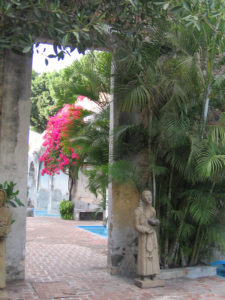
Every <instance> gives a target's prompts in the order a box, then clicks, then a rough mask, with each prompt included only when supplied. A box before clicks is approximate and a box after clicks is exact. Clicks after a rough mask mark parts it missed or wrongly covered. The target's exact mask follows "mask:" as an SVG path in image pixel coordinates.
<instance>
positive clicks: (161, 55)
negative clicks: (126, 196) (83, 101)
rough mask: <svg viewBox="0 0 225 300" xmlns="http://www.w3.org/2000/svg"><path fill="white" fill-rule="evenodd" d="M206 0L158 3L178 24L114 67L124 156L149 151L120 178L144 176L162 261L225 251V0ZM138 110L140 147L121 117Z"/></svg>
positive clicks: (186, 261) (176, 262)
mask: <svg viewBox="0 0 225 300" xmlns="http://www.w3.org/2000/svg"><path fill="white" fill-rule="evenodd" d="M178 2H179V3H180V4H181V5H180V7H179V8H176V7H175V4H177V5H178ZM209 2H210V1H192V4H193V6H192V5H191V9H190V10H189V11H188V9H187V8H186V6H185V1H170V2H168V1H161V3H160V2H159V3H158V4H159V5H162V6H163V9H164V10H167V9H168V10H169V14H168V15H169V17H170V18H171V16H173V18H174V20H176V22H168V26H167V31H164V32H162V36H163V37H164V40H161V39H158V40H154V39H153V40H152V41H151V43H152V45H151V47H148V45H147V44H142V47H141V55H142V57H141V61H138V60H136V61H135V60H134V59H133V58H132V57H128V56H126V59H124V61H123V60H122V61H121V63H120V64H118V65H117V74H118V73H119V74H118V76H117V78H116V89H115V92H116V100H117V102H118V103H120V105H121V110H122V111H123V113H121V115H120V116H121V117H120V119H121V120H123V126H122V127H120V128H118V130H117V132H115V137H116V141H119V143H120V144H119V148H118V149H121V145H123V146H124V148H125V151H126V152H125V151H124V152H123V153H124V156H123V157H122V159H124V158H126V159H127V160H129V161H132V158H133V161H134V162H135V161H137V158H138V157H143V153H144V152H143V150H144V149H145V150H146V152H147V153H148V154H147V156H146V157H147V158H146V161H145V169H144V170H143V163H142V166H139V168H138V167H137V168H136V169H135V168H134V167H133V168H132V165H131V166H130V167H131V169H130V170H131V172H129V168H130V167H128V166H124V167H123V165H121V170H122V171H121V172H120V171H119V169H118V170H116V172H115V174H118V176H117V177H118V180H119V181H120V182H123V179H125V178H132V177H134V178H139V179H140V181H141V190H142V189H143V188H149V189H151V190H152V192H153V203H154V205H155V207H156V211H157V213H158V217H159V218H160V220H161V226H160V234H159V236H160V253H161V262H162V264H163V265H164V267H168V266H169V267H175V266H180V265H183V266H185V265H194V264H197V263H199V262H200V260H201V256H202V254H204V255H206V249H207V251H208V253H207V254H209V253H210V250H211V249H212V248H213V247H219V248H220V250H221V251H225V243H224V242H223V241H224V230H225V223H224V219H223V216H224V213H225V202H224V195H223V193H224V191H225V189H224V183H223V179H224V174H225V173H224V171H225V168H224V167H225V165H224V164H225V156H224V155H225V153H224V133H225V130H224V106H223V105H222V102H223V98H224V96H223V95H222V94H221V90H222V91H223V90H224V88H225V84H224V70H223V69H222V68H221V64H220V61H221V60H222V57H224V36H225V35H224V29H225V28H224V26H222V24H224V18H223V14H224V4H223V3H222V2H221V1H211V2H215V3H216V4H215V6H213V8H212V11H210V10H207V9H206V6H207V5H206V4H207V3H209ZM219 3H221V7H219V6H217V5H218V4H219ZM215 10H217V13H218V16H219V17H218V19H217V18H216V17H215V16H213V13H214V12H215ZM211 13H212V14H211ZM178 16H179V17H178ZM195 17H196V18H195ZM188 19H189V20H191V22H190V23H188V21H187V20H188ZM195 20H197V23H196V22H195ZM198 25H199V26H200V28H201V30H200V29H199V28H198ZM216 28H217V29H216ZM215 30H216V31H215ZM157 49H158V51H157ZM159 49H160V50H159ZM164 49H167V51H166V52H165V51H164ZM125 66H127V67H126V68H125ZM134 70H135V71H134ZM217 84H219V87H218V86H217ZM134 112H136V116H137V115H139V117H140V119H141V120H142V126H143V128H144V129H145V134H142V135H141V136H142V139H140V140H139V138H137V139H136V140H137V144H139V142H140V141H141V145H142V147H136V144H135V147H132V144H133V142H132V136H135V134H134V132H135V130H136V131H138V128H137V125H135V124H131V125H130V124H129V123H128V122H127V123H128V124H126V123H125V121H124V120H125V118H124V119H123V118H122V116H123V115H122V114H124V115H125V116H126V118H127V119H128V120H129V118H132V115H133V114H134ZM214 116H215V117H214ZM139 130H140V129H139ZM132 132H133V133H132ZM138 136H139V137H140V134H139V135H138ZM143 147H144V149H143ZM115 148H116V149H117V146H116V147H115ZM133 150H135V151H133ZM118 163H119V164H120V162H119V161H118ZM127 164H128V165H129V164H130V162H127ZM140 167H142V170H141V174H142V176H138V174H139V172H140ZM126 173H128V174H127V175H126ZM129 173H131V174H132V177H131V176H130V175H129ZM144 175H145V176H144ZM114 177H115V176H114ZM115 178H116V177H115ZM132 182H133V183H135V180H133V181H132ZM135 184H136V185H137V183H135ZM137 187H138V185H137ZM138 188H139V187H138Z"/></svg>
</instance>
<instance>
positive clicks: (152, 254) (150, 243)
mask: <svg viewBox="0 0 225 300" xmlns="http://www.w3.org/2000/svg"><path fill="white" fill-rule="evenodd" d="M155 216H156V212H155V209H154V208H153V207H152V206H150V205H148V206H147V207H146V209H143V207H142V206H139V207H138V208H137V209H136V210H135V229H136V230H137V231H138V260H137V274H138V275H142V276H148V275H155V274H159V273H160V267H159V255H158V243H157V236H156V231H155V229H154V227H153V226H151V225H149V223H148V220H149V219H150V218H155ZM148 231H150V232H148Z"/></svg>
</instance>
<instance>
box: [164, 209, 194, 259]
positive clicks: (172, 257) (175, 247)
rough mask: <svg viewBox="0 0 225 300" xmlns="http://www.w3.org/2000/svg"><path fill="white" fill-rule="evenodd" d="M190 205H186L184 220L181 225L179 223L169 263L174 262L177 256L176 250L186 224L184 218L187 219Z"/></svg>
mask: <svg viewBox="0 0 225 300" xmlns="http://www.w3.org/2000/svg"><path fill="white" fill-rule="evenodd" d="M188 207H189V205H187V206H186V209H185V212H184V216H183V219H182V221H181V223H180V225H179V228H178V231H177V236H176V240H175V243H174V246H173V248H172V251H171V256H170V261H169V264H172V262H173V259H174V256H175V254H176V251H177V250H178V246H179V238H180V235H181V232H182V229H183V226H184V219H185V217H186V214H187V211H188Z"/></svg>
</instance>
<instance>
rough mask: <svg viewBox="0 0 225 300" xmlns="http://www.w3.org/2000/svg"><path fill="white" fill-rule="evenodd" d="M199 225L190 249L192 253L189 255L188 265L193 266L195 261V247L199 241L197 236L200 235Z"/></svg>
mask: <svg viewBox="0 0 225 300" xmlns="http://www.w3.org/2000/svg"><path fill="white" fill-rule="evenodd" d="M201 227H202V226H201V225H200V224H199V225H198V229H197V233H196V237H195V242H194V247H193V251H192V255H191V261H190V264H189V265H190V266H193V264H194V262H195V258H196V253H197V248H198V242H199V236H200V232H201Z"/></svg>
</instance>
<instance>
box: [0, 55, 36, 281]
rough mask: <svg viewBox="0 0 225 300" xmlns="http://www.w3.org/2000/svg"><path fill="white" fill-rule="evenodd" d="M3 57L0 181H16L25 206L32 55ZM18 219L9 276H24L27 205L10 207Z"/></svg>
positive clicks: (8, 244)
mask: <svg viewBox="0 0 225 300" xmlns="http://www.w3.org/2000/svg"><path fill="white" fill-rule="evenodd" d="M2 54H3V55H2V57H1V59H0V109H1V112H0V182H4V181H5V180H6V181H14V182H15V183H16V184H17V185H16V189H18V190H19V195H18V197H19V198H20V200H21V201H22V202H23V204H24V205H25V206H26V201H27V158H28V157H27V156H28V130H29V124H30V101H29V98H30V86H31V66H32V60H31V59H32V58H31V56H30V55H19V54H16V53H14V52H11V51H5V52H2ZM11 211H12V213H13V216H12V218H13V219H14V220H15V223H14V224H13V225H12V229H11V232H10V233H9V235H8V238H7V241H6V257H7V261H6V266H7V279H10V280H12V279H24V251H25V226H26V207H17V208H11Z"/></svg>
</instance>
